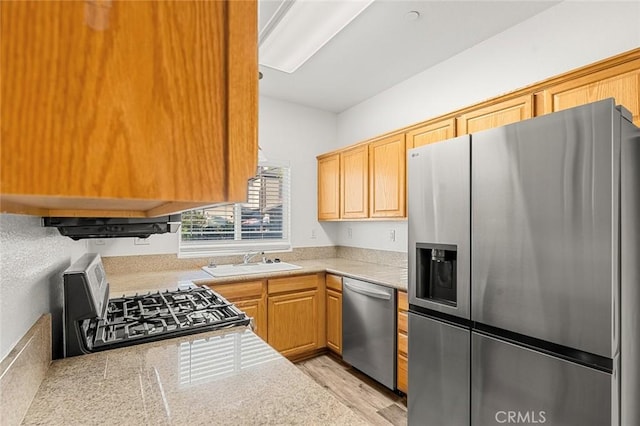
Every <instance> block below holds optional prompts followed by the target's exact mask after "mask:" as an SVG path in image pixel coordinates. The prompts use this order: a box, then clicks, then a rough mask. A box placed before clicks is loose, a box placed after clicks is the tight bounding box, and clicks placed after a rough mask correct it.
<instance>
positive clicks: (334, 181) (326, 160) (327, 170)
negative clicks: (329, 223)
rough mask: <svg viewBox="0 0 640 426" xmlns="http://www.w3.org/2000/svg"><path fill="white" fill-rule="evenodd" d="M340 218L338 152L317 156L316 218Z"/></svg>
mask: <svg viewBox="0 0 640 426" xmlns="http://www.w3.org/2000/svg"><path fill="white" fill-rule="evenodd" d="M336 219H340V154H332V155H328V156H326V157H320V158H318V220H336Z"/></svg>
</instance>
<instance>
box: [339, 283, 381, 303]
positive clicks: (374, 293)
mask: <svg viewBox="0 0 640 426" xmlns="http://www.w3.org/2000/svg"><path fill="white" fill-rule="evenodd" d="M344 286H345V287H347V288H348V289H349V290H351V291H354V292H356V293H360V294H363V295H365V296H370V297H375V298H376V299H383V300H390V299H391V295H390V294H389V293H386V292H384V291H378V290H373V289H371V288H366V287H361V286H359V285H355V284H353V283H346V282H345V283H344Z"/></svg>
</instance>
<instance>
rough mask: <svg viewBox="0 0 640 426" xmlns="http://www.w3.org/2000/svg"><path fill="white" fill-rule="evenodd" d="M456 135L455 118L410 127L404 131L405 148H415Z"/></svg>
mask: <svg viewBox="0 0 640 426" xmlns="http://www.w3.org/2000/svg"><path fill="white" fill-rule="evenodd" d="M455 136H456V119H455V118H449V119H447V120H442V121H437V122H435V123H429V124H427V125H425V126H421V127H418V128H416V129H412V130H410V131H408V132H407V133H406V144H407V149H411V148H417V147H419V146H422V145H427V144H430V143H434V142H440V141H444V140H447V139H451V138H453V137H455Z"/></svg>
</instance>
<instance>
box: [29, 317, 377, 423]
mask: <svg viewBox="0 0 640 426" xmlns="http://www.w3.org/2000/svg"><path fill="white" fill-rule="evenodd" d="M23 424H25V425H34V424H47V425H67V424H83V425H87V424H95V425H102V424H147V425H164V424H202V425H209V424H217V425H219V424H233V425H240V424H323V425H324V424H340V425H345V424H346V425H349V424H366V423H365V422H364V421H363V420H362V419H360V418H359V417H358V416H357V415H356V414H355V413H354V412H353V411H351V410H350V409H349V408H347V407H346V406H345V405H343V404H342V403H341V402H340V401H338V400H337V399H336V398H335V397H334V396H333V395H332V394H330V393H329V392H328V391H327V390H325V389H324V388H323V387H322V386H320V385H319V384H317V383H316V382H314V381H313V380H312V379H311V378H309V377H308V376H306V375H305V374H304V373H302V372H301V371H299V370H298V369H297V368H296V367H295V366H294V365H293V364H292V363H291V362H289V361H288V360H286V359H285V358H283V357H282V356H281V355H280V354H278V353H277V352H276V351H275V350H274V349H273V348H271V347H270V346H269V345H267V344H266V343H265V342H264V341H262V340H261V339H260V338H259V337H257V336H256V335H255V334H253V332H251V331H250V330H248V329H247V328H244V327H240V328H235V329H230V330H226V331H217V332H208V333H200V334H193V335H189V336H184V337H179V338H174V339H167V340H161V341H158V342H153V343H147V344H142V345H134V346H129V347H126V348H120V349H114V350H108V351H104V352H98V353H94V354H90V355H83V356H78V357H72V358H65V359H61V360H56V361H54V362H53V363H52V364H51V367H50V368H49V370H48V372H47V375H46V377H45V379H44V381H43V382H42V385H41V386H40V388H39V390H38V393H37V394H36V396H35V398H34V399H33V402H32V404H31V406H30V407H29V410H28V412H27V414H26V416H25V418H24V419H23Z"/></svg>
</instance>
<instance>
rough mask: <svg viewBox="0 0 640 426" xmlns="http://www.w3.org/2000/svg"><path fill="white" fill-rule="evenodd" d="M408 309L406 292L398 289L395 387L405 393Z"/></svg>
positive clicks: (407, 380)
mask: <svg viewBox="0 0 640 426" xmlns="http://www.w3.org/2000/svg"><path fill="white" fill-rule="evenodd" d="M408 310H409V304H408V300H407V293H406V292H404V291H398V368H397V372H396V374H397V379H396V381H397V384H396V387H397V388H398V390H400V391H402V392H404V393H405V394H406V393H407V392H408V391H409V351H408V344H409V329H408V327H407V324H408V317H407V315H408V314H407V311H408Z"/></svg>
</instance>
